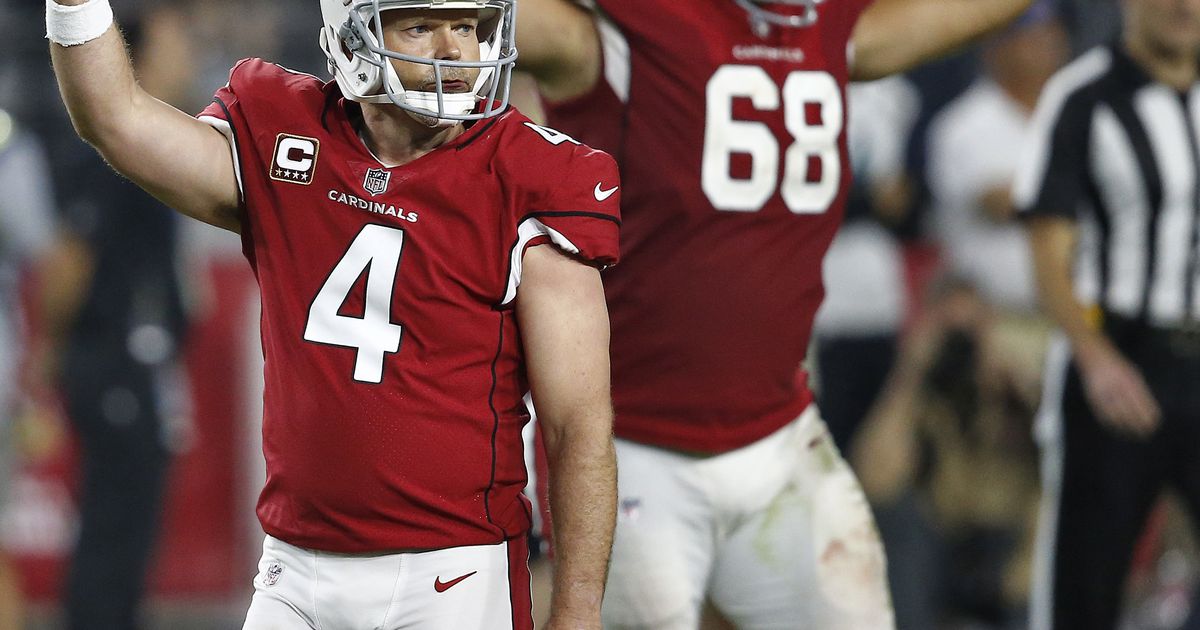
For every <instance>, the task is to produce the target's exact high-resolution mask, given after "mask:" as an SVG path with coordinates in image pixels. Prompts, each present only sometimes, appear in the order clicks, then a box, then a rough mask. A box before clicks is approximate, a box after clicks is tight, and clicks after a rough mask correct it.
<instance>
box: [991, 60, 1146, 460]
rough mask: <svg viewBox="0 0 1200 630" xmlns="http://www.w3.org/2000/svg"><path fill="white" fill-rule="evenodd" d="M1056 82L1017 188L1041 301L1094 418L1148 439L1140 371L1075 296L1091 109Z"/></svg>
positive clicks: (1036, 122)
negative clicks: (1066, 346)
mask: <svg viewBox="0 0 1200 630" xmlns="http://www.w3.org/2000/svg"><path fill="white" fill-rule="evenodd" d="M1052 84H1053V81H1052V82H1051V85H1048V86H1047V89H1046V90H1045V91H1044V92H1043V96H1042V98H1041V100H1040V101H1039V103H1038V107H1037V111H1036V112H1035V113H1034V116H1033V122H1032V125H1031V126H1032V130H1031V133H1030V135H1029V138H1028V139H1027V142H1026V147H1025V151H1024V156H1023V159H1022V160H1021V166H1020V167H1019V169H1018V171H1017V176H1016V181H1015V183H1014V186H1013V201H1014V203H1015V204H1016V207H1017V211H1018V213H1019V216H1021V217H1022V218H1023V219H1025V225H1026V230H1027V233H1028V235H1029V244H1030V248H1031V250H1032V254H1033V263H1034V275H1035V278H1036V282H1037V292H1038V298H1039V299H1040V301H1041V303H1042V307H1043V308H1044V309H1045V310H1046V312H1047V314H1048V315H1050V317H1051V318H1053V319H1054V321H1055V322H1056V323H1057V324H1058V325H1059V327H1061V329H1062V331H1063V333H1064V334H1066V336H1067V337H1068V339H1069V340H1070V342H1071V347H1072V351H1073V353H1074V356H1075V362H1076V365H1078V367H1079V371H1080V376H1081V377H1082V379H1083V384H1084V390H1085V391H1086V393H1087V397H1088V402H1089V403H1090V405H1091V407H1092V410H1093V411H1094V412H1095V413H1096V416H1097V417H1099V418H1100V420H1101V421H1103V422H1104V423H1105V424H1107V425H1108V426H1110V427H1112V428H1114V429H1116V430H1119V431H1122V432H1127V433H1132V434H1134V435H1139V436H1143V437H1144V436H1148V435H1149V434H1151V433H1153V432H1154V430H1155V429H1156V428H1157V427H1158V422H1159V417H1160V410H1159V407H1158V403H1157V402H1155V400H1154V396H1153V395H1152V394H1151V393H1150V388H1149V387H1148V386H1147V385H1146V382H1145V379H1143V377H1142V375H1141V372H1140V371H1139V370H1138V369H1137V367H1135V366H1134V365H1133V364H1132V363H1131V362H1130V361H1129V360H1128V359H1126V358H1125V357H1124V356H1123V355H1122V354H1121V352H1120V351H1119V350H1118V349H1117V348H1116V346H1115V345H1113V343H1112V341H1111V340H1110V339H1109V338H1108V337H1107V336H1106V335H1105V334H1104V332H1103V331H1102V330H1101V329H1100V326H1099V325H1098V321H1097V318H1095V317H1089V308H1088V307H1087V306H1085V305H1084V304H1083V303H1081V302H1080V300H1079V298H1077V297H1076V292H1075V286H1074V282H1073V280H1072V261H1073V259H1074V254H1075V246H1076V218H1077V217H1076V211H1077V208H1078V207H1079V203H1080V200H1081V199H1082V198H1083V195H1084V185H1085V182H1086V181H1087V177H1088V173H1087V168H1088V163H1089V160H1088V152H1089V135H1090V130H1089V125H1090V120H1091V110H1090V109H1088V108H1087V107H1086V105H1085V104H1084V103H1082V102H1081V100H1080V99H1072V98H1070V93H1069V92H1064V91H1061V90H1056V89H1055V88H1054V86H1053V85H1052Z"/></svg>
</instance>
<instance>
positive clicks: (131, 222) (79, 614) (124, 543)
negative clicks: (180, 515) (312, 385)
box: [44, 8, 192, 630]
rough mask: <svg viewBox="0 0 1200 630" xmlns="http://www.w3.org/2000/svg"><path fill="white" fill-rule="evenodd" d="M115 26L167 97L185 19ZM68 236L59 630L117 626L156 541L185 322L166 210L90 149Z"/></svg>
mask: <svg viewBox="0 0 1200 630" xmlns="http://www.w3.org/2000/svg"><path fill="white" fill-rule="evenodd" d="M142 18H143V19H141V20H129V19H126V20H124V22H123V23H124V26H125V30H126V32H127V34H128V36H129V40H130V43H131V46H132V47H133V48H134V51H135V53H134V59H137V60H139V61H140V62H141V63H140V65H139V66H138V67H137V72H138V76H139V79H140V81H141V83H142V85H143V86H144V87H145V88H146V90H147V91H149V92H150V93H152V94H154V95H155V96H157V97H158V98H161V99H163V100H165V101H167V102H178V99H179V98H181V97H182V96H183V94H184V92H185V91H186V89H187V87H188V86H189V85H190V76H189V70H190V69H191V68H192V54H191V50H190V46H189V37H188V29H187V26H186V22H185V20H184V17H183V15H182V14H180V13H179V12H177V11H174V10H170V9H165V8H159V9H154V10H151V11H149V12H147V13H146V14H145V15H144V16H142ZM70 173H71V179H72V188H73V191H74V193H75V195H74V197H73V198H69V199H66V200H65V203H64V214H65V223H66V226H67V232H68V234H67V236H66V237H65V239H64V243H63V245H62V246H61V252H60V255H59V256H58V257H57V258H58V260H59V264H57V265H55V268H54V269H53V270H52V272H51V273H50V274H49V277H48V279H47V282H46V293H47V298H46V301H47V303H48V304H53V305H54V307H53V308H49V309H47V311H48V312H47V317H48V322H47V329H48V332H49V333H50V336H51V340H52V342H53V345H52V348H51V349H50V351H49V352H48V353H47V363H48V364H49V367H47V368H44V369H45V370H46V371H48V372H56V373H57V374H58V375H59V377H60V383H61V388H62V391H63V394H64V395H65V398H66V403H67V412H68V415H69V416H70V418H71V421H72V423H73V424H74V426H75V428H76V430H77V433H78V436H79V439H80V444H81V447H82V472H83V483H82V486H81V495H82V496H81V498H80V502H81V504H80V533H79V540H78V543H77V545H76V549H75V553H74V557H73V559H72V565H71V569H70V573H69V576H68V583H67V587H66V597H67V603H66V608H67V617H68V625H69V627H70V628H79V629H83V628H88V629H105V630H109V629H111V630H128V629H131V628H135V627H138V626H139V623H138V620H137V616H138V605H139V602H140V600H141V597H142V592H143V588H144V581H145V574H146V568H147V565H148V563H149V559H150V555H151V551H152V549H153V543H154V541H155V539H156V530H157V527H158V520H159V512H160V509H161V504H162V494H163V485H164V480H165V476H166V472H167V465H168V463H169V459H170V458H169V449H168V444H167V443H166V438H167V434H166V430H167V429H168V428H169V427H167V426H166V425H164V420H165V419H166V418H165V416H166V415H167V414H169V413H170V410H169V408H168V407H169V405H170V403H171V402H172V400H173V399H174V396H173V395H172V390H171V387H172V385H173V383H172V379H171V377H172V376H173V375H174V371H173V370H172V363H173V361H174V359H175V357H176V353H177V349H178V347H179V343H180V337H181V336H182V334H183V332H184V316H183V307H182V300H181V294H180V285H179V281H178V277H177V274H176V221H175V216H174V214H173V213H172V212H171V211H169V210H168V209H167V208H165V207H163V206H162V205H160V204H159V203H158V202H157V201H155V200H154V199H152V198H151V197H150V196H148V195H146V194H145V193H143V192H142V191H141V190H139V189H138V188H137V187H136V186H134V185H133V184H131V183H129V182H127V181H125V180H124V179H122V178H120V177H119V176H117V175H116V174H115V173H113V172H112V171H111V170H110V169H109V168H108V166H107V165H106V164H104V163H103V161H101V160H100V159H99V158H98V157H97V156H95V155H91V154H89V156H88V159H87V160H86V161H82V162H81V163H80V164H78V165H76V166H73V167H72V169H71V171H70Z"/></svg>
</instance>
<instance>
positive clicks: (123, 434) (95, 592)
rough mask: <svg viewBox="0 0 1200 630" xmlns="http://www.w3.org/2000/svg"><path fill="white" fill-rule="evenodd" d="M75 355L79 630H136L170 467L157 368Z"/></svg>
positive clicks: (72, 607)
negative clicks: (155, 374)
mask: <svg viewBox="0 0 1200 630" xmlns="http://www.w3.org/2000/svg"><path fill="white" fill-rule="evenodd" d="M113 356H120V354H110V353H103V352H98V351H93V350H80V349H75V350H74V351H73V352H71V353H70V359H69V361H68V363H67V366H66V367H65V370H64V372H65V373H64V376H65V379H64V383H63V391H64V394H65V398H66V402H67V412H68V414H69V415H70V417H71V422H72V424H73V425H74V427H75V429H76V433H77V435H78V437H79V442H80V447H81V449H80V450H81V459H82V462H81V464H82V466H81V469H82V470H81V472H82V480H81V481H82V483H81V484H80V490H81V492H80V494H81V496H80V505H79V539H78V541H77V543H76V546H75V551H74V554H73V556H72V558H71V567H70V569H69V571H68V575H67V584H66V589H65V590H66V606H65V608H66V613H67V627H68V628H69V629H70V630H82V629H87V630H135V629H136V628H140V627H142V623H141V620H140V619H139V607H140V604H141V600H142V595H143V592H144V588H145V581H146V573H147V568H148V565H149V562H150V557H151V554H152V551H153V549H154V543H155V541H156V540H157V530H158V523H159V518H160V511H161V507H162V499H163V487H164V482H165V478H166V473H167V467H168V464H169V462H170V456H169V452H168V451H167V449H166V448H165V446H164V444H163V439H162V430H161V426H162V423H161V421H160V420H161V418H160V415H159V410H158V407H159V401H158V396H157V393H156V391H155V387H154V379H153V375H152V374H151V371H150V369H149V368H147V367H146V366H142V365H139V364H136V363H134V362H133V361H132V360H125V361H121V360H116V361H114V360H112V359H111V358H108V357H113Z"/></svg>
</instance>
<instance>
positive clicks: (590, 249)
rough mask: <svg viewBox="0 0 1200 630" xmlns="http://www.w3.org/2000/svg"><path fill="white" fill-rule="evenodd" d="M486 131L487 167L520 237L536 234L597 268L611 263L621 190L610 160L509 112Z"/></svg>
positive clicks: (616, 241) (617, 232)
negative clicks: (489, 141) (491, 149)
mask: <svg viewBox="0 0 1200 630" xmlns="http://www.w3.org/2000/svg"><path fill="white" fill-rule="evenodd" d="M484 133H487V134H489V135H494V138H493V140H494V142H495V153H494V154H493V155H492V168H493V169H494V172H495V173H496V176H497V177H498V178H499V180H500V182H501V186H503V188H504V189H506V190H508V191H510V192H509V195H508V196H509V199H511V200H512V203H513V206H512V207H511V208H510V212H511V213H512V214H511V216H510V220H512V221H513V222H514V224H515V225H516V226H517V231H518V233H519V234H520V235H521V239H522V240H528V238H529V237H532V236H533V235H535V234H540V235H543V236H546V237H547V238H548V240H549V241H550V242H552V243H554V244H555V245H556V246H557V247H558V248H559V249H562V250H563V251H565V252H567V253H569V254H571V255H573V256H576V257H578V258H580V259H583V260H586V261H589V262H591V263H593V264H595V265H597V266H600V267H606V266H609V265H613V264H616V262H617V260H618V259H619V257H620V255H619V251H620V247H619V241H620V230H619V228H620V225H621V212H620V207H621V195H620V188H621V186H620V176H619V175H618V173H617V164H616V162H615V161H614V160H613V159H612V157H610V156H609V155H608V154H607V153H604V152H603V151H597V150H596V149H593V148H591V147H589V146H587V145H585V144H582V143H580V142H579V141H577V140H575V139H574V138H572V137H570V136H568V135H566V134H564V133H561V132H559V131H556V130H554V129H551V128H549V127H544V126H541V125H538V124H536V123H534V122H533V121H531V120H530V119H529V118H527V117H525V116H524V115H523V114H521V113H520V112H518V111H517V110H515V109H511V110H509V111H508V112H506V113H505V114H504V115H503V116H502V117H501V118H500V119H499V120H497V121H496V123H495V125H494V126H493V127H492V128H491V129H489V130H488V131H486V132H484Z"/></svg>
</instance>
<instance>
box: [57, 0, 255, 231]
mask: <svg viewBox="0 0 1200 630" xmlns="http://www.w3.org/2000/svg"><path fill="white" fill-rule="evenodd" d="M111 15H112V14H111V11H110V10H109V9H108V3H107V0H54V1H53V2H51V3H49V4H47V16H46V21H47V30H48V32H49V38H50V40H51V42H52V43H51V44H50V56H51V58H52V60H53V62H54V71H55V74H56V75H57V77H58V85H59V90H60V91H61V92H62V97H63V102H64V103H66V106H67V110H68V111H69V112H70V114H71V122H72V123H73V124H74V126H75V129H76V131H77V132H78V133H79V136H80V137H81V138H83V139H84V140H85V141H87V142H88V143H89V144H91V145H92V146H94V147H96V149H97V150H98V151H99V152H100V154H101V155H103V156H104V159H105V160H107V161H108V162H109V164H111V165H112V166H113V168H115V169H116V170H117V171H118V172H120V173H121V174H122V175H124V176H126V177H128V178H129V179H130V180H132V181H133V182H135V183H136V184H138V185H139V186H141V187H142V188H144V189H146V191H147V192H149V193H150V194H152V195H154V196H155V197H157V198H159V199H160V200H162V201H163V202H164V203H166V204H167V205H169V206H171V207H172V208H175V209H176V210H178V211H179V212H181V213H183V214H185V215H187V216H190V217H194V218H196V219H199V220H201V221H204V222H205V223H210V224H212V225H215V226H217V227H221V228H225V229H227V230H231V231H234V232H237V231H240V229H241V226H240V220H239V215H238V202H239V193H238V186H237V177H236V174H235V172H234V164H233V157H232V155H231V153H230V148H229V143H228V141H227V140H226V139H225V138H224V137H223V136H222V135H221V134H220V133H219V132H217V131H215V130H214V129H213V128H212V127H210V126H209V125H207V124H205V123H203V122H200V121H198V120H196V119H195V118H192V117H191V116H188V115H187V114H185V113H183V112H181V111H179V110H178V109H175V108H174V107H171V106H170V105H168V104H166V103H164V102H162V101H160V100H158V99H156V98H154V97H153V96H151V95H150V94H148V93H147V92H146V91H145V90H143V89H142V88H141V87H140V86H139V85H138V83H137V80H136V79H135V78H134V74H133V68H132V66H131V64H130V61H129V56H128V54H127V53H126V51H125V41H124V38H123V37H122V36H121V33H120V31H119V29H118V28H116V25H115V23H113V22H112V20H111ZM65 44H66V45H65Z"/></svg>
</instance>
